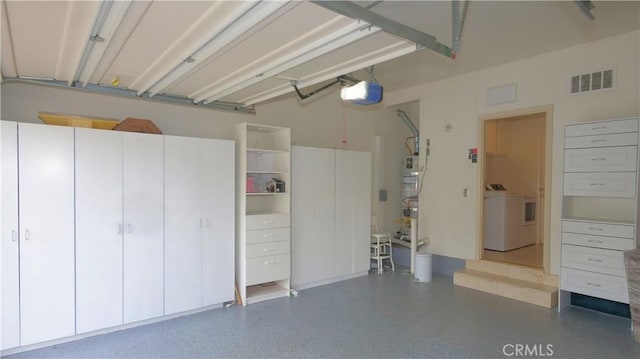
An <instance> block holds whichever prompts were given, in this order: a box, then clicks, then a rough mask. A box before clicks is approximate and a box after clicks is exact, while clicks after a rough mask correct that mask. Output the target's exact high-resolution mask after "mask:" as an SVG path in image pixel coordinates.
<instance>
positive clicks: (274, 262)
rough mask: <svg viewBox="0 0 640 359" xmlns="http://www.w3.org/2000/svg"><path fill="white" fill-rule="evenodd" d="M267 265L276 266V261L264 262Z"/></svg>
mask: <svg viewBox="0 0 640 359" xmlns="http://www.w3.org/2000/svg"><path fill="white" fill-rule="evenodd" d="M264 264H265V265H270V264H276V261H274V260H271V261H264Z"/></svg>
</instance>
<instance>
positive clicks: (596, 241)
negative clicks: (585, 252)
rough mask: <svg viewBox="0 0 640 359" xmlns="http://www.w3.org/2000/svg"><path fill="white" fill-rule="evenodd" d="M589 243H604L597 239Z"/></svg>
mask: <svg viewBox="0 0 640 359" xmlns="http://www.w3.org/2000/svg"><path fill="white" fill-rule="evenodd" d="M589 243H602V241H599V240H597V239H590V240H589Z"/></svg>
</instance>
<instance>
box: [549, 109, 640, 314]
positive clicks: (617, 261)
mask: <svg viewBox="0 0 640 359" xmlns="http://www.w3.org/2000/svg"><path fill="white" fill-rule="evenodd" d="M638 129H639V123H638V118H629V119H619V120H609V121H598V122H589V123H582V124H575V125H568V126H567V127H566V128H565V151H564V154H565V156H564V184H563V197H562V199H563V203H562V237H561V238H562V248H561V268H560V291H559V305H558V309H559V310H562V309H564V308H565V307H567V306H569V305H570V302H571V298H570V294H571V293H572V292H573V293H580V294H584V295H588V296H592V297H597V298H602V299H607V300H611V301H616V302H621V303H628V302H629V296H628V289H627V279H626V275H625V268H624V260H623V251H625V250H630V249H634V248H636V247H637V246H638V240H637V238H638V185H639V184H638V158H639V157H638V142H639V141H638Z"/></svg>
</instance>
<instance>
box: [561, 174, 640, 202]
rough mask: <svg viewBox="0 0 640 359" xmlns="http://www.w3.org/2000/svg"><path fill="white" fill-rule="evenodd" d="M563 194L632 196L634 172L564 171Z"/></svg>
mask: <svg viewBox="0 0 640 359" xmlns="http://www.w3.org/2000/svg"><path fill="white" fill-rule="evenodd" d="M564 195H565V196H590V197H615V198H634V197H635V196H636V173H635V172H613V173H606V172H602V173H565V174H564Z"/></svg>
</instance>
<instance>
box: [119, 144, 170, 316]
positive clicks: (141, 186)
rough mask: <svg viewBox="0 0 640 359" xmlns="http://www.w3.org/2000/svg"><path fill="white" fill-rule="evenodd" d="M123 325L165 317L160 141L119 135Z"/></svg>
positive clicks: (162, 171) (161, 157)
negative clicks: (121, 194)
mask: <svg viewBox="0 0 640 359" xmlns="http://www.w3.org/2000/svg"><path fill="white" fill-rule="evenodd" d="M122 147H123V157H122V158H123V160H122V173H123V179H122V183H123V187H122V192H123V196H122V198H123V211H124V212H123V218H124V226H123V227H124V228H123V232H124V245H123V293H124V308H123V309H124V313H123V314H124V323H131V322H135V321H139V320H144V319H148V318H154V317H159V316H162V315H163V313H164V225H163V224H164V201H163V193H164V180H163V178H164V168H163V163H164V161H163V152H164V151H163V138H162V136H158V135H149V134H143V133H132V132H125V133H123V146H122Z"/></svg>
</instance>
